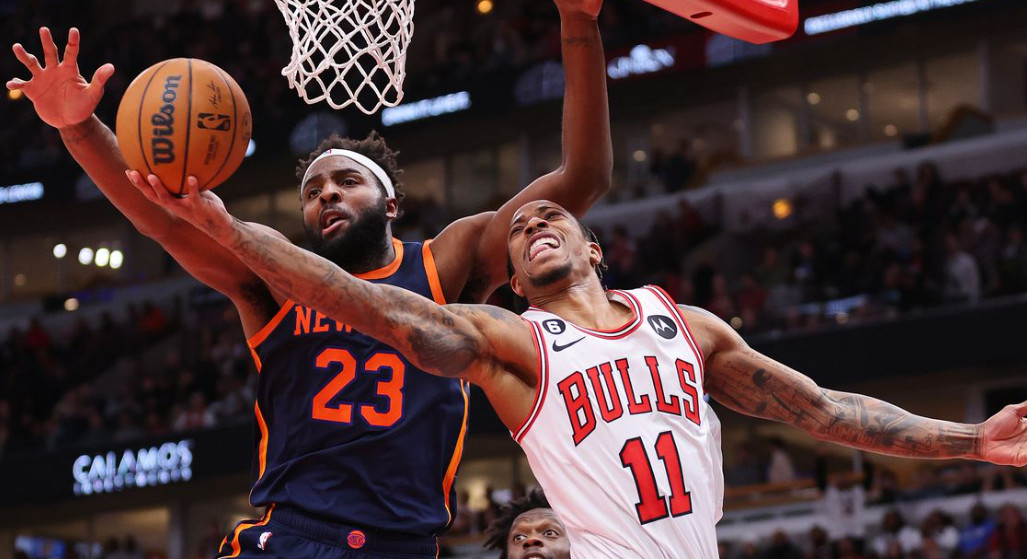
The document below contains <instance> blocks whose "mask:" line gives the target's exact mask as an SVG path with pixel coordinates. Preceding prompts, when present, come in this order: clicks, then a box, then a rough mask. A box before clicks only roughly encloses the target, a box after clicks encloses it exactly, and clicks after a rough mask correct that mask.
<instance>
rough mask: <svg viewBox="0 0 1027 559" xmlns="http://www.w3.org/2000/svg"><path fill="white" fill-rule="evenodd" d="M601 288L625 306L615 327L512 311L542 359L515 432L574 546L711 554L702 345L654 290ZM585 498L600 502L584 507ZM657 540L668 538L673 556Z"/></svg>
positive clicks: (582, 552) (713, 510) (583, 552)
mask: <svg viewBox="0 0 1027 559" xmlns="http://www.w3.org/2000/svg"><path fill="white" fill-rule="evenodd" d="M609 297H610V298H611V300H613V301H617V302H619V303H620V304H622V305H624V306H625V307H627V308H628V309H630V311H631V314H632V318H631V319H630V320H629V321H628V322H627V323H625V324H624V325H623V326H621V327H620V328H617V329H614V330H606V331H603V330H594V329H589V328H585V327H582V326H576V325H575V324H573V323H568V322H567V321H566V320H564V319H562V318H560V317H559V316H557V315H555V314H553V313H550V312H546V311H544V310H542V309H539V308H535V307H532V308H531V309H529V310H528V311H527V312H525V313H524V314H523V315H521V316H523V317H524V318H525V319H527V320H528V321H530V322H531V323H532V328H533V330H534V331H535V336H536V340H537V343H536V347H537V348H538V352H539V354H540V355H541V359H542V364H541V366H540V367H539V370H540V372H539V387H540V389H539V391H538V395H537V397H536V399H535V406H534V408H533V410H532V412H531V415H529V416H528V417H527V419H526V420H525V422H524V425H523V426H522V427H521V428H520V429H518V430H517V431H516V432H515V433H514V439H515V440H516V441H517V442H518V443H519V444H520V445H521V447H522V448H523V449H524V453H525V454H526V455H527V456H528V462H529V463H530V464H531V471H532V472H533V473H534V474H535V477H536V478H537V479H538V481H539V483H540V484H541V485H542V487H544V488H546V492H547V493H548V495H549V499H550V500H551V501H552V503H553V504H554V508H555V509H556V510H557V511H559V514H560V518H561V520H563V522H564V524H565V525H566V526H567V529H568V531H569V533H570V534H571V538H572V542H573V549H574V552H575V555H578V556H580V557H642V558H656V557H716V556H717V540H716V532H715V530H714V525H715V524H716V522H717V521H718V520H719V519H720V516H721V508H720V507H721V502H722V495H723V486H724V484H723V474H722V471H723V470H722V468H721V463H720V460H719V456H720V453H719V446H720V445H719V437H718V436H717V433H716V426H717V424H716V418H715V416H713V413H712V411H711V410H710V407H709V404H708V403H707V402H706V401H705V400H704V398H703V393H704V390H703V386H702V381H703V378H704V370H703V369H704V362H703V358H702V352H701V350H700V349H699V346H698V345H697V344H696V342H695V340H694V338H693V337H692V334H691V332H689V330H688V326H687V324H686V323H685V321H684V320H683V319H682V318H681V315H680V313H679V312H678V310H677V309H676V308H675V307H674V305H673V303H671V302H670V298H669V297H668V296H667V295H666V294H665V293H664V292H663V291H662V290H660V288H658V287H646V288H643V289H635V290H631V291H611V292H609ZM600 464H602V465H604V466H605V467H596V466H597V465H600ZM590 502H591V503H594V504H596V505H598V504H599V503H602V505H601V506H581V505H582V504H584V503H590ZM686 517H687V518H686ZM677 519H681V521H678V520H677ZM663 520H668V521H666V522H663ZM666 542H676V543H677V545H675V547H674V553H673V554H668V552H667V549H666V547H665V546H666Z"/></svg>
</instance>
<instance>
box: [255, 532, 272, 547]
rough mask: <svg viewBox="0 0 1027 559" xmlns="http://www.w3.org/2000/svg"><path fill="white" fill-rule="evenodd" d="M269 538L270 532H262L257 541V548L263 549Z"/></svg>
mask: <svg viewBox="0 0 1027 559" xmlns="http://www.w3.org/2000/svg"><path fill="white" fill-rule="evenodd" d="M270 539H271V532H264V533H262V534H261V535H260V540H258V541H257V549H259V550H261V551H263V550H264V547H265V546H266V545H267V541H268V540H270Z"/></svg>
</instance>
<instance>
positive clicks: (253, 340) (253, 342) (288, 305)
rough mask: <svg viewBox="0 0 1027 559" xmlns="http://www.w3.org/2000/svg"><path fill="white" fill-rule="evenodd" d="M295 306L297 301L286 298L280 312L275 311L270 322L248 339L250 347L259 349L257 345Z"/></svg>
mask: <svg viewBox="0 0 1027 559" xmlns="http://www.w3.org/2000/svg"><path fill="white" fill-rule="evenodd" d="M294 306H296V303H293V301H292V299H286V300H285V302H284V303H282V308H280V309H278V312H277V313H275V316H274V317H273V318H272V319H271V320H270V322H268V323H267V324H265V325H264V327H263V328H261V329H260V332H257V333H256V334H254V335H253V336H251V337H250V339H248V340H246V343H247V344H248V345H249V346H250V349H251V350H255V349H257V346H259V345H260V344H261V343H263V342H264V340H266V339H267V337H268V336H270V335H271V332H273V331H274V329H275V328H277V327H278V325H279V324H281V323H282V320H283V319H285V315H287V314H289V311H291V310H292V308H293V307H294ZM253 356H254V357H256V353H254V354H253ZM258 362H259V360H258Z"/></svg>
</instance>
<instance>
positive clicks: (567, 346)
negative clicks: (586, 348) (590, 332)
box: [553, 336, 585, 351]
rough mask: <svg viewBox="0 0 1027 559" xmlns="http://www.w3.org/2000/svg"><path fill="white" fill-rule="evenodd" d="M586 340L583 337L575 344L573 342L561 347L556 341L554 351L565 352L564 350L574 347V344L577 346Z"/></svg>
mask: <svg viewBox="0 0 1027 559" xmlns="http://www.w3.org/2000/svg"><path fill="white" fill-rule="evenodd" d="M584 339H585V336H582V337H580V338H578V339H576V340H574V341H573V342H571V343H569V344H566V345H559V344H557V343H556V341H555V340H554V341H553V351H563V350H565V349H567V348H569V347H571V346H572V345H574V344H576V343H578V342H580V341H581V340H584Z"/></svg>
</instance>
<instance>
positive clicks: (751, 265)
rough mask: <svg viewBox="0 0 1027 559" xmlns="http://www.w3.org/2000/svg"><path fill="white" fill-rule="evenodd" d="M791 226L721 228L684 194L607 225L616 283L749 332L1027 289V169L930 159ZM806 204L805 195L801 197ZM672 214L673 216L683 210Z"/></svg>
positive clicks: (604, 236)
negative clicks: (944, 167)
mask: <svg viewBox="0 0 1027 559" xmlns="http://www.w3.org/2000/svg"><path fill="white" fill-rule="evenodd" d="M882 186H883V188H882V187H871V188H869V189H868V190H866V193H865V194H864V195H862V196H861V197H858V198H856V199H854V200H852V201H851V202H850V203H848V204H840V203H839V204H838V206H837V207H836V208H835V209H834V210H825V211H822V212H821V214H820V215H819V216H818V217H817V218H815V219H810V220H807V221H805V222H796V223H794V225H792V226H790V227H787V228H778V229H773V230H768V229H757V230H754V231H750V232H746V233H738V232H732V231H728V230H725V229H724V227H723V226H722V225H721V224H720V223H718V220H717V219H716V218H715V217H714V218H712V219H711V218H710V217H709V216H706V217H704V216H703V215H702V214H700V212H699V211H697V210H696V209H695V208H694V207H692V206H691V205H689V204H688V202H687V201H685V200H684V199H682V200H681V201H680V203H679V205H678V207H677V211H676V212H674V213H671V212H660V213H658V214H657V215H656V216H654V218H653V219H652V225H651V227H650V229H649V231H648V233H647V234H646V235H644V236H642V237H641V238H632V237H631V236H630V235H629V234H628V233H627V229H626V228H625V227H623V226H613V227H610V228H608V229H599V230H597V231H596V232H597V234H599V235H600V239H601V241H602V244H603V247H604V251H605V256H606V261H607V264H608V265H609V270H608V272H607V273H606V276H605V279H606V282H607V284H608V286H609V287H612V288H630V287H636V286H638V285H641V284H643V283H656V284H660V285H663V286H664V287H665V288H666V289H667V290H668V291H669V292H670V293H671V295H672V296H674V297H675V299H676V300H677V301H679V302H681V303H686V304H692V305H697V306H700V307H703V308H706V309H707V310H709V311H711V312H713V313H714V314H716V315H717V316H719V317H721V318H723V319H724V320H726V321H729V322H731V324H732V325H733V326H735V327H736V328H738V329H740V330H742V331H744V332H759V331H766V330H771V329H774V330H781V329H797V328H805V329H809V328H817V327H821V326H823V325H826V324H835V323H843V322H851V321H858V320H861V319H863V318H868V317H880V316H895V315H897V314H899V313H902V312H907V311H910V310H914V309H924V308H929V307H936V306H939V305H946V304H955V303H976V302H978V301H980V300H982V299H985V298H989V297H996V296H1001V295H1009V294H1015V293H1022V292H1024V291H1025V290H1027V244H1025V242H1024V230H1025V226H1027V171H1020V172H1016V173H1012V174H1009V175H995V176H988V177H983V178H980V179H979V180H973V181H946V180H944V178H943V177H940V176H939V174H938V171H937V169H936V167H935V166H934V165H933V164H930V163H925V164H923V165H921V166H920V167H919V170H918V172H917V173H916V176H915V177H909V176H907V174H906V173H905V172H903V171H896V173H895V178H894V182H893V183H892V184H890V185H882ZM793 203H794V204H795V205H796V206H798V205H801V204H802V203H803V201H802V200H795V201H793ZM675 214H676V215H675Z"/></svg>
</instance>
